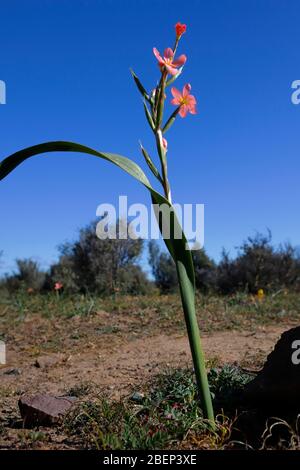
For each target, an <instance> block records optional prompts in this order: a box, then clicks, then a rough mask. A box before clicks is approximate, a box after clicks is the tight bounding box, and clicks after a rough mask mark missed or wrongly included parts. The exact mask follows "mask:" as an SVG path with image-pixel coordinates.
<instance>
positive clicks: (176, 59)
mask: <svg viewBox="0 0 300 470" xmlns="http://www.w3.org/2000/svg"><path fill="white" fill-rule="evenodd" d="M186 29H187V28H186V25H185V24H182V23H180V22H178V23H176V25H175V43H174V46H173V47H172V48H171V47H167V48H166V49H165V50H164V52H163V54H161V53H160V52H159V50H158V49H157V48H156V47H154V48H153V54H154V56H155V58H156V60H157V65H158V67H159V70H160V73H161V76H160V80H159V82H158V84H157V86H156V87H155V88H154V90H152V92H151V93H149V94H148V93H147V91H146V89H145V88H144V86H143V85H142V84H141V82H140V80H139V79H138V77H137V76H136V75H135V73H134V72H132V76H133V78H134V81H135V83H136V85H137V87H138V89H139V91H140V93H141V94H142V95H143V98H144V110H145V115H146V118H147V121H148V123H149V126H150V127H151V130H152V131H153V133H154V135H155V139H156V147H157V151H158V156H159V159H160V163H161V172H160V171H159V170H158V169H157V168H156V165H155V163H154V162H153V160H152V159H151V157H150V155H149V153H148V152H147V151H146V149H145V148H144V147H143V146H142V145H141V151H142V153H143V156H144V158H145V160H146V163H147V164H148V166H149V168H150V170H151V171H152V173H153V174H154V175H155V177H156V178H157V179H158V180H159V181H160V183H161V184H162V186H163V188H164V193H165V196H166V198H167V199H168V200H169V202H170V203H171V191H170V185H169V182H168V175H167V159H166V153H167V150H168V142H167V140H166V138H165V136H164V134H165V133H166V132H167V131H168V130H169V129H170V127H171V126H172V125H173V124H174V122H175V120H176V117H177V115H179V116H180V117H182V118H184V117H186V116H187V114H188V113H190V114H196V113H197V110H196V104H197V102H196V98H195V97H194V96H193V95H192V94H191V89H192V87H191V85H190V84H189V83H186V84H185V85H184V87H183V89H182V91H179V90H178V89H177V88H175V87H171V94H172V96H173V98H172V100H171V104H172V105H174V106H176V109H175V111H173V113H172V114H171V115H170V117H169V118H168V119H167V120H166V121H165V123H164V122H163V121H164V107H165V100H166V98H167V97H166V90H167V88H168V87H169V86H170V85H171V84H172V83H173V82H174V81H175V80H177V79H178V78H179V77H180V75H181V74H182V71H183V68H184V65H185V63H186V61H187V57H186V55H185V54H181V55H179V56H177V55H176V53H177V48H178V45H179V41H180V39H181V37H182V35H183V34H184V33H185V32H186Z"/></svg>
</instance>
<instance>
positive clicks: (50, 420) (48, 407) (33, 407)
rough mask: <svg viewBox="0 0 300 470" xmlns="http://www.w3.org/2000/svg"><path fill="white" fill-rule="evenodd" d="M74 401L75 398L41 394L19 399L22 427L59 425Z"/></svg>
mask: <svg viewBox="0 0 300 470" xmlns="http://www.w3.org/2000/svg"><path fill="white" fill-rule="evenodd" d="M75 400H76V398H75V397H53V396H50V395H42V394H40V395H35V396H28V395H27V396H23V397H21V398H20V400H19V403H18V404H19V409H20V413H21V417H22V419H23V421H24V427H32V426H41V425H42V426H51V425H53V424H59V423H60V422H61V419H62V417H63V416H64V415H65V414H66V412H67V411H68V410H69V409H70V408H71V406H72V405H73V404H74V401H75Z"/></svg>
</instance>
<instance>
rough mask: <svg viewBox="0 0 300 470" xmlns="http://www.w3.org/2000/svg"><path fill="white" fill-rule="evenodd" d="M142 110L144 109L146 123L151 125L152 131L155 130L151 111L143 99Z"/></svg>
mask: <svg viewBox="0 0 300 470" xmlns="http://www.w3.org/2000/svg"><path fill="white" fill-rule="evenodd" d="M144 111H145V115H146V118H147V121H148V124H149V126H150V127H151V129H152V130H153V132H154V131H155V125H154V122H153V119H152V116H151V113H150V111H149V109H148V106H147V104H146V102H145V101H144Z"/></svg>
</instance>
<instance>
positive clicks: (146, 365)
mask: <svg viewBox="0 0 300 470" xmlns="http://www.w3.org/2000/svg"><path fill="white" fill-rule="evenodd" d="M288 328H289V326H288V325H287V324H285V325H281V326H272V327H270V326H268V327H264V328H259V329H257V330H256V332H255V333H254V332H249V331H246V332H245V331H243V332H241V331H225V332H224V331H223V332H212V333H211V334H204V335H203V336H202V341H203V346H204V350H205V353H206V357H207V359H208V360H209V361H210V363H211V364H212V365H214V364H217V365H221V364H224V363H234V362H237V363H238V364H240V365H242V366H245V367H249V368H250V369H255V368H259V367H260V366H261V364H262V363H263V361H264V360H265V358H266V356H267V354H268V353H269V352H270V351H271V350H272V348H273V346H274V344H275V342H276V340H277V339H278V338H279V336H280V335H281V333H282V332H283V331H284V330H287V329H288ZM101 344H102V345H103V346H101ZM104 344H105V347H104ZM66 349H67V350H66V351H65V352H64V353H63V354H54V353H52V354H47V356H46V358H45V355H42V357H41V358H40V359H39V358H38V359H37V360H38V361H39V360H40V362H41V367H36V365H35V362H36V359H34V358H33V357H32V355H26V353H24V351H22V350H20V349H19V348H17V347H15V348H14V349H13V350H12V351H11V352H10V353H9V354H8V357H9V364H8V366H7V367H5V368H2V369H1V370H0V376H1V389H2V392H1V395H2V398H1V401H2V402H3V398H4V397H5V396H6V397H10V398H12V396H13V397H14V400H13V401H15V400H16V399H17V397H16V395H20V394H23V393H35V392H45V393H54V394H60V395H62V394H65V393H68V392H69V391H70V389H72V388H73V387H76V386H77V387H78V386H79V385H80V384H82V383H92V384H94V385H95V386H96V388H97V390H99V389H100V390H105V391H108V392H109V393H110V394H111V395H112V396H114V397H119V396H120V395H124V394H126V393H127V392H128V389H129V388H132V386H135V387H137V388H141V387H143V384H144V383H145V381H146V380H148V379H149V378H150V377H151V376H153V375H154V374H157V373H158V372H159V371H161V370H162V369H164V368H168V367H176V366H186V365H191V359H190V352H189V345H188V340H187V338H186V336H185V335H178V334H176V335H175V334H173V335H165V334H159V335H156V336H146V337H138V338H136V339H135V338H130V340H129V341H126V340H124V338H121V339H120V340H119V341H114V337H113V335H112V336H111V341H110V340H109V338H106V340H105V342H103V341H102V343H100V342H99V343H96V342H94V343H93V342H92V343H88V344H86V345H81V347H77V348H75V349H74V348H70V347H68V348H66ZM43 362H44V363H43ZM4 401H5V398H4ZM9 401H10V402H11V400H9Z"/></svg>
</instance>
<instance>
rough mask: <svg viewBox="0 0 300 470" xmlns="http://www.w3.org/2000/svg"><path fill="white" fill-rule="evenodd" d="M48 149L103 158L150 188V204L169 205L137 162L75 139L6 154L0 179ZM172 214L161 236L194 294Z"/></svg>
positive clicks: (182, 242)
mask: <svg viewBox="0 0 300 470" xmlns="http://www.w3.org/2000/svg"><path fill="white" fill-rule="evenodd" d="M49 152H79V153H85V154H88V155H93V156H95V157H99V158H102V159H104V160H107V161H109V162H111V163H113V164H114V165H116V166H118V167H120V168H122V170H124V171H125V172H126V173H128V174H129V175H131V176H133V177H134V178H135V179H136V180H138V181H139V182H140V183H142V184H143V185H144V186H145V187H146V188H147V189H148V190H149V191H150V193H151V197H152V202H153V204H158V205H162V204H167V205H168V206H169V207H172V206H171V204H170V203H169V201H168V200H167V199H166V198H165V197H164V196H163V195H161V194H160V193H158V192H157V191H155V189H153V187H152V186H151V184H150V182H149V180H148V178H147V176H146V175H145V173H144V172H143V170H142V169H141V168H140V167H139V165H137V164H136V163H135V162H133V161H132V160H130V159H129V158H126V157H123V156H121V155H117V154H114V153H105V152H98V151H97V150H94V149H92V148H90V147H86V146H85V145H81V144H77V143H75V142H65V141H55V142H45V143H42V144H39V145H34V146H33V147H27V148H25V149H23V150H20V151H18V152H16V153H14V154H12V155H10V156H9V157H7V158H5V159H4V160H3V161H2V162H1V163H0V180H2V179H3V178H5V177H6V176H7V175H8V174H9V173H10V172H11V171H13V170H14V169H15V168H16V167H17V166H18V165H20V164H21V163H22V162H24V161H25V160H27V158H30V157H33V156H34V155H39V154H42V153H49ZM172 214H173V215H172V216H171V221H170V222H171V227H170V235H171V238H170V239H164V241H165V243H166V246H167V248H168V250H169V252H170V254H171V256H172V258H173V259H174V260H175V262H176V263H179V265H180V266H181V269H183V270H184V271H185V272H186V278H187V282H188V284H189V285H188V286H187V288H188V290H189V292H190V295H192V296H194V285H195V279H194V267H193V261H192V256H191V252H190V250H189V249H187V240H186V237H185V235H184V233H183V232H182V229H181V226H180V224H179V222H178V219H177V217H176V214H175V212H172ZM180 232H182V237H181V238H180V239H175V238H174V237H172V235H174V234H176V233H180Z"/></svg>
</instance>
